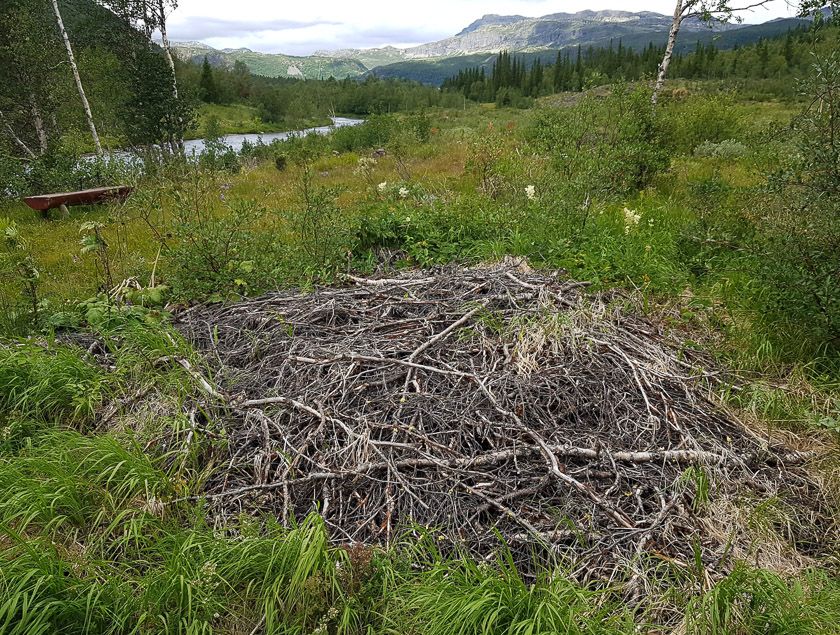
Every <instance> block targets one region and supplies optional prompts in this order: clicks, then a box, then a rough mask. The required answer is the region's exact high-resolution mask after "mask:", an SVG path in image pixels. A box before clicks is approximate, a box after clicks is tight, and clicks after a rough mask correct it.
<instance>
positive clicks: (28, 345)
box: [0, 342, 105, 424]
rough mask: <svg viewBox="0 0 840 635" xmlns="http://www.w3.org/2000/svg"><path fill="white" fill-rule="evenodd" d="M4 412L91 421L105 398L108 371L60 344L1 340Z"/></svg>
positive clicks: (0, 398) (0, 390) (0, 402)
mask: <svg viewBox="0 0 840 635" xmlns="http://www.w3.org/2000/svg"><path fill="white" fill-rule="evenodd" d="M0 387H2V388H0V415H2V414H5V415H11V414H14V415H15V416H19V417H23V418H26V419H36V420H40V421H43V422H48V423H62V422H63V423H68V424H69V423H78V424H84V423H86V422H89V421H90V420H91V419H92V418H93V415H94V412H95V410H96V407H97V406H98V405H99V403H100V402H101V401H102V398H103V392H104V387H105V377H104V374H103V372H102V371H101V370H100V369H99V368H97V367H96V366H93V365H91V364H89V363H88V362H86V361H85V360H83V359H82V356H81V351H80V350H78V349H75V348H71V347H68V346H62V345H59V344H54V345H49V346H45V345H40V344H37V343H33V342H19V343H16V342H11V343H8V344H3V345H0Z"/></svg>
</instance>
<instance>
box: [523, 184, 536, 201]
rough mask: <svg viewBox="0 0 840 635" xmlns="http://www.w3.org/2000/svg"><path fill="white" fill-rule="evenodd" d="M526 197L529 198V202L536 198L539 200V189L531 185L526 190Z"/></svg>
mask: <svg viewBox="0 0 840 635" xmlns="http://www.w3.org/2000/svg"><path fill="white" fill-rule="evenodd" d="M525 196H527V197H528V200H529V201H533V200H534V199H535V198H537V188H535V187H534V186H533V185H529V186H528V187H526V188H525Z"/></svg>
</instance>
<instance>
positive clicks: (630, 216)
mask: <svg viewBox="0 0 840 635" xmlns="http://www.w3.org/2000/svg"><path fill="white" fill-rule="evenodd" d="M640 220H642V215H641V214H639V212H637V211H636V210H634V209H630V208H629V207H625V208H624V233H625V234H629V233H630V230H631V229H632V228H633V227H634V226H636V225H638V224H639V221H640Z"/></svg>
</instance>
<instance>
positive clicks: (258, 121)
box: [187, 103, 330, 139]
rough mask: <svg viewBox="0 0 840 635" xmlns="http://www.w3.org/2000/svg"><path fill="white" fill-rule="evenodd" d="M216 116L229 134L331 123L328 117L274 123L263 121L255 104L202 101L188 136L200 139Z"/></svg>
mask: <svg viewBox="0 0 840 635" xmlns="http://www.w3.org/2000/svg"><path fill="white" fill-rule="evenodd" d="M212 118H215V119H216V120H217V121H218V124H219V132H220V133H221V134H223V135H228V134H252V133H253V134H268V133H270V132H286V131H288V130H300V129H303V128H312V127H316V126H325V125H328V124H329V123H330V120H329V119H327V118H324V119H312V120H301V121H294V122H280V123H272V122H268V121H263V120H262V118H260V116H259V111H258V110H257V109H256V108H254V107H253V106H246V105H245V104H228V105H223V104H205V103H202V104H201V107H200V108H199V110H198V115H197V117H196V122H195V127H194V128H193V129H192V130H190V131H189V133H188V134H187V137H188V138H190V139H199V138H201V137H202V136H203V131H204V130H205V129H206V128H207V122H208V121H209V120H210V119H212Z"/></svg>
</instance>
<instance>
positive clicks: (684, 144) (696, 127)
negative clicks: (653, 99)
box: [660, 94, 742, 154]
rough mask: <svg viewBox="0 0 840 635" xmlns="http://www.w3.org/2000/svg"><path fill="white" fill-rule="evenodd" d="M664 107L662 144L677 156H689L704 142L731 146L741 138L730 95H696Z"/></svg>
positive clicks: (738, 122)
mask: <svg viewBox="0 0 840 635" xmlns="http://www.w3.org/2000/svg"><path fill="white" fill-rule="evenodd" d="M663 105H664V111H665V112H663V113H660V117H661V118H662V119H663V121H662V123H661V125H662V127H663V136H662V140H661V142H662V143H666V144H668V146H669V147H670V148H672V150H673V151H675V152H677V153H680V154H690V153H691V152H693V151H694V150H695V148H697V147H698V146H700V145H702V144H706V143H722V142H727V143H732V142H734V141H736V140H737V139H738V137H739V136H740V135H741V132H742V123H741V120H740V113H739V112H738V110H737V109H736V108H735V107H734V105H735V100H734V98H733V95H731V94H719V95H695V96H692V97H691V98H690V99H676V100H670V101H667V103H666V104H663Z"/></svg>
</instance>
